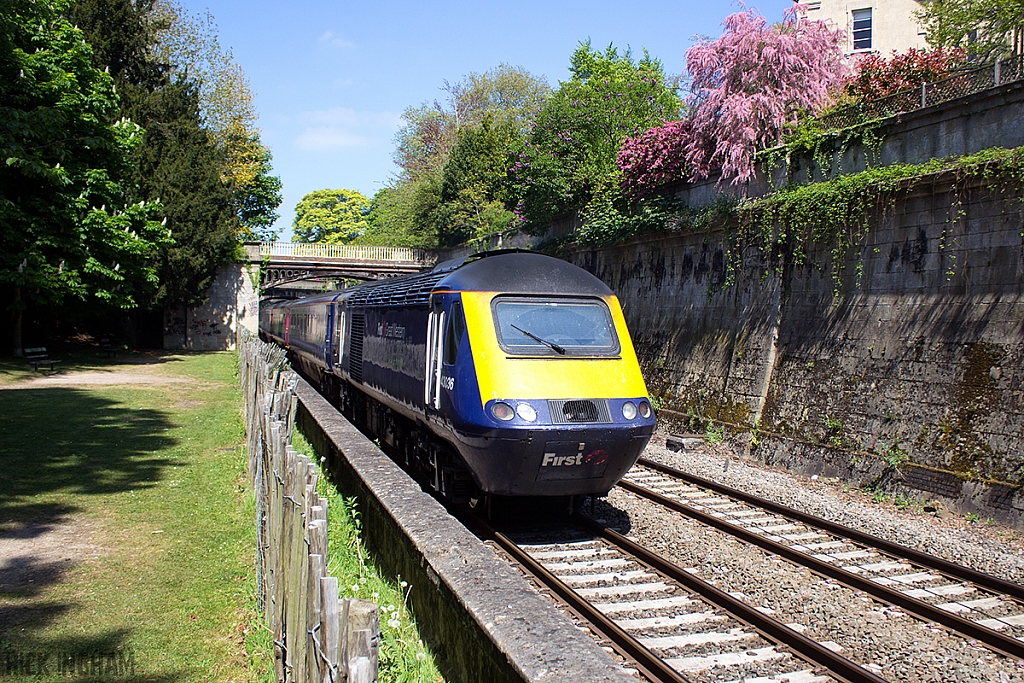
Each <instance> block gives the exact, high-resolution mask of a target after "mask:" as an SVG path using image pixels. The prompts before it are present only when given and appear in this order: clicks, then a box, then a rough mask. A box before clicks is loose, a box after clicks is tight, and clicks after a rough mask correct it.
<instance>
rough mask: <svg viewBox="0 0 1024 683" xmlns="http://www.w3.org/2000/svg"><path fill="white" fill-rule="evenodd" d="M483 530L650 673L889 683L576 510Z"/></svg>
mask: <svg viewBox="0 0 1024 683" xmlns="http://www.w3.org/2000/svg"><path fill="white" fill-rule="evenodd" d="M479 524H480V526H481V527H482V531H483V534H484V535H485V536H486V537H487V538H488V539H489V540H491V541H492V542H493V543H495V544H496V545H497V546H499V547H500V548H501V550H502V551H504V552H505V553H506V554H507V555H508V556H509V557H511V559H512V560H513V561H514V562H516V563H518V564H519V565H520V566H521V567H523V569H524V570H525V571H526V572H527V573H528V574H529V575H530V576H532V577H533V579H534V580H535V581H536V582H537V583H538V584H539V585H540V586H541V587H543V588H544V589H546V590H547V591H549V592H550V593H551V594H553V595H554V596H555V597H556V598H557V599H558V600H559V601H560V602H562V603H563V604H564V605H565V606H566V607H568V609H569V610H570V611H572V612H573V613H574V614H575V615H576V616H577V617H578V618H579V619H581V620H582V621H584V622H585V623H586V624H588V627H589V628H590V629H591V630H592V631H593V632H594V633H595V634H597V635H598V636H599V637H600V638H601V639H602V640H603V641H604V642H605V643H606V644H607V645H608V646H609V647H611V648H612V649H613V650H615V651H616V652H618V653H619V654H620V655H621V656H622V657H623V658H624V659H625V660H626V662H627V667H632V668H635V669H636V670H637V671H639V672H640V673H641V674H642V675H643V676H644V677H645V678H646V679H648V680H650V681H657V682H659V683H660V682H673V683H681V682H684V681H692V682H694V683H696V682H703V681H708V682H710V681H717V680H726V679H722V678H721V673H722V672H725V671H727V672H728V675H729V678H728V680H746V681H757V682H758V683H826V682H828V681H845V682H847V683H883V682H884V681H885V679H883V678H880V677H879V676H878V675H876V674H875V673H874V672H872V671H870V670H868V669H865V668H862V667H860V666H858V665H857V664H855V663H854V662H852V661H850V660H848V659H846V658H845V657H843V656H842V655H840V654H838V653H837V652H835V651H834V649H833V646H832V644H830V643H818V642H816V641H814V640H811V639H809V638H806V637H804V636H803V635H802V634H801V633H800V631H801V630H802V629H801V627H800V626H799V625H797V624H788V625H787V624H784V623H782V622H780V621H778V620H776V619H774V618H773V617H771V616H770V615H768V614H766V613H764V612H763V611H762V610H759V609H758V608H756V607H753V606H751V605H748V604H747V603H745V602H744V601H743V600H742V599H740V598H737V597H735V596H733V595H730V594H729V593H726V592H724V591H722V590H720V589H718V588H716V587H715V586H714V585H712V584H710V583H708V582H706V581H703V580H701V579H700V578H698V577H696V576H694V575H693V574H692V573H691V572H689V571H687V569H686V568H683V567H679V566H678V565H675V564H673V563H672V562H670V561H668V560H667V559H665V558H663V557H661V556H660V555H658V554H657V553H654V552H652V551H650V550H649V549H646V548H644V547H642V546H640V545H638V544H636V543H634V542H633V541H631V540H630V539H629V538H627V537H625V536H623V535H622V534H620V533H618V532H616V531H615V530H613V529H611V528H609V527H608V526H606V525H604V524H602V523H600V522H598V521H595V520H593V519H591V518H589V517H586V516H582V515H578V516H577V517H576V518H574V520H573V523H572V525H571V527H568V528H562V529H559V530H557V531H555V532H551V531H547V532H540V533H524V532H515V533H507V534H506V533H502V532H500V531H497V530H495V529H492V528H490V527H488V526H487V525H485V524H483V523H482V522H480V523H479Z"/></svg>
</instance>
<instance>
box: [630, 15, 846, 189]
mask: <svg viewBox="0 0 1024 683" xmlns="http://www.w3.org/2000/svg"><path fill="white" fill-rule="evenodd" d="M802 8H803V6H801V5H794V6H793V7H792V8H790V9H789V10H787V11H786V16H785V19H784V20H783V21H782V23H780V24H775V25H769V24H768V22H767V21H766V20H765V18H764V17H763V16H761V15H760V14H758V13H757V12H756V10H754V9H747V10H744V11H742V12H737V13H735V14H732V15H730V16H728V17H727V18H726V19H725V22H724V23H723V26H724V27H725V32H724V33H723V34H722V35H721V36H720V37H719V38H717V39H715V40H712V41H706V40H705V41H700V42H698V43H697V44H696V45H694V46H693V47H691V48H690V49H689V50H687V51H686V69H687V72H688V73H689V76H690V83H691V85H690V89H691V94H690V95H689V97H688V98H687V103H688V104H689V106H690V110H689V113H688V115H687V117H686V119H684V120H683V121H673V122H666V123H665V124H664V125H662V126H659V127H657V128H652V129H650V130H648V131H646V132H644V133H642V134H640V135H639V136H636V137H635V138H631V139H629V140H627V141H626V142H625V143H624V144H623V146H622V149H621V151H620V153H619V157H618V164H619V168H620V169H621V170H622V178H623V179H622V186H623V190H624V191H626V192H627V193H629V194H630V195H631V196H634V197H638V196H641V195H643V194H644V193H646V192H648V191H650V190H651V189H652V188H654V187H656V186H657V185H659V184H662V183H664V182H666V181H667V180H672V179H675V178H683V177H688V178H689V179H690V180H691V181H692V180H699V179H702V178H706V177H708V175H710V174H711V173H712V172H713V171H715V170H721V174H722V175H721V181H720V182H723V183H724V182H731V183H732V184H733V185H739V184H742V183H744V182H746V181H747V180H749V179H750V178H751V176H752V175H753V174H754V155H755V154H756V153H757V151H758V150H761V149H767V148H769V147H772V146H774V145H776V144H778V143H779V142H780V140H781V138H782V132H783V130H784V128H785V127H786V125H787V124H792V123H794V122H795V121H796V120H797V118H798V117H799V116H800V115H801V114H804V113H807V112H810V113H815V112H818V111H820V110H821V109H822V108H823V107H824V106H826V105H827V104H830V103H831V102H832V96H833V93H835V92H837V91H838V89H839V88H840V87H841V86H842V85H843V84H844V83H845V82H846V81H847V79H848V78H849V75H850V68H849V66H848V65H847V63H846V60H845V59H844V57H843V53H842V50H841V49H840V47H839V46H840V39H841V38H842V32H841V31H838V30H835V29H833V28H831V27H829V26H827V25H825V24H824V23H823V22H821V21H809V20H807V19H803V18H800V17H799V12H800V10H801V9H802Z"/></svg>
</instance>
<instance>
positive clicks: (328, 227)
mask: <svg viewBox="0 0 1024 683" xmlns="http://www.w3.org/2000/svg"><path fill="white" fill-rule="evenodd" d="M369 212H370V200H369V199H367V198H366V197H365V196H363V194H362V193H361V192H357V191H356V190H315V191H313V192H310V193H308V194H307V195H305V196H304V197H303V198H302V199H301V200H300V201H299V203H298V204H297V205H296V206H295V220H294V222H293V223H292V227H293V229H294V234H295V237H294V239H295V241H296V242H327V243H328V244H346V243H348V242H351V241H352V240H354V239H355V238H357V237H359V236H360V235H362V234H363V233H365V232H366V228H367V222H366V215H367V214H368V213H369Z"/></svg>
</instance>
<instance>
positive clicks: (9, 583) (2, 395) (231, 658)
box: [0, 353, 270, 681]
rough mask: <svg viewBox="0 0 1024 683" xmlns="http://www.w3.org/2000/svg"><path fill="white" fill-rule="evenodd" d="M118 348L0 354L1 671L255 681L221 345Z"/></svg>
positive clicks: (5, 674)
mask: <svg viewBox="0 0 1024 683" xmlns="http://www.w3.org/2000/svg"><path fill="white" fill-rule="evenodd" d="M122 355H123V357H121V358H117V359H99V358H96V357H95V356H94V355H91V354H82V355H80V356H73V355H72V356H69V357H66V358H64V361H65V362H63V363H62V364H61V365H60V366H59V367H60V368H61V372H58V373H56V374H55V375H52V376H48V377H44V375H46V374H48V373H42V372H40V373H35V372H33V371H32V369H31V367H28V366H27V365H26V364H25V362H24V361H20V360H16V359H14V360H12V359H7V360H3V361H0V416H2V419H0V679H2V680H3V681H8V680H10V681H20V680H33V681H38V680H62V681H66V680H76V681H89V680H126V681H250V680H263V679H264V677H265V676H266V675H267V674H266V672H268V671H269V670H270V666H269V663H268V662H267V661H266V659H265V657H266V654H267V651H266V644H267V638H266V636H265V634H261V633H260V628H259V627H258V625H259V624H260V623H261V620H260V619H259V618H258V617H256V616H255V615H254V613H253V609H254V600H253V595H254V592H255V572H254V568H253V557H254V525H253V512H252V501H251V497H250V496H249V495H248V486H247V484H246V476H245V456H244V452H243V450H242V444H243V440H244V428H243V424H242V418H241V408H240V393H239V389H238V382H237V378H236V375H235V367H236V360H235V355H234V354H233V353H207V354H184V353H177V354H175V353H154V354H150V355H144V354H122ZM68 669H73V672H71V673H68Z"/></svg>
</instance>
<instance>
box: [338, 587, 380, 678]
mask: <svg viewBox="0 0 1024 683" xmlns="http://www.w3.org/2000/svg"><path fill="white" fill-rule="evenodd" d="M346 602H347V603H348V609H347V610H346V612H347V613H348V614H347V617H348V619H347V622H348V623H347V625H346V634H345V636H346V637H345V641H346V646H347V647H346V664H347V667H348V683H377V659H378V654H379V650H380V618H379V616H378V612H377V605H376V604H374V603H372V602H370V601H369V600H359V599H357V598H350V599H348V600H346Z"/></svg>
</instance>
